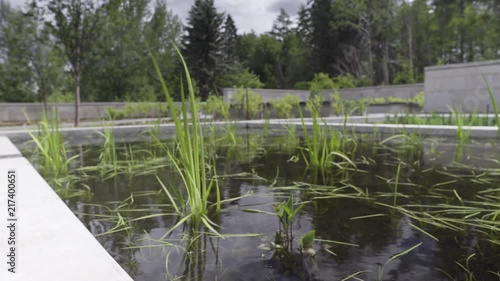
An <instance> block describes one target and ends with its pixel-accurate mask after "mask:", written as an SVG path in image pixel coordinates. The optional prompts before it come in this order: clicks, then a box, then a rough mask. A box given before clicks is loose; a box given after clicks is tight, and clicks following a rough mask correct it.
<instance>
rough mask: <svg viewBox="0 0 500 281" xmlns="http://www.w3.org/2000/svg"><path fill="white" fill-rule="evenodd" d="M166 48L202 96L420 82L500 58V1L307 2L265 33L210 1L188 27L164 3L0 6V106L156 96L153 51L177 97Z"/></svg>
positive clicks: (200, 3) (2, 1)
mask: <svg viewBox="0 0 500 281" xmlns="http://www.w3.org/2000/svg"><path fill="white" fill-rule="evenodd" d="M293 18H296V19H297V20H296V21H294V20H293ZM174 43H175V44H174ZM174 45H177V46H178V47H179V49H180V51H181V53H182V54H183V56H184V57H185V59H186V62H187V65H188V66H189V70H190V72H191V75H192V77H193V80H194V81H195V85H196V91H197V93H198V94H199V96H200V97H201V99H202V100H206V99H207V98H208V97H209V96H210V95H218V94H221V89H222V88H223V87H233V86H236V87H251V88H259V87H265V88H280V89H291V88H296V89H308V90H309V89H311V85H312V84H314V83H311V82H310V81H312V80H313V79H314V78H315V77H316V80H318V79H323V80H324V79H331V81H333V86H335V87H338V88H342V87H356V86H370V85H389V84H404V83H414V82H422V80H423V70H424V67H425V66H429V65H436V64H447V63H457V62H471V61H479V60H487V59H496V58H498V57H499V56H500V51H499V50H500V1H498V0H477V1H472V0H457V1H450V0H435V1H428V0H413V1H404V0H403V1H402V0H377V1H369V0H309V1H307V4H306V5H303V6H302V7H301V8H300V10H299V12H298V15H296V17H291V16H290V15H288V14H287V13H286V12H285V11H284V10H283V9H282V10H281V12H280V14H279V15H278V17H277V18H276V20H275V22H274V25H273V27H272V29H271V30H270V31H269V32H267V33H263V34H255V33H247V34H239V33H238V30H237V28H236V23H235V22H234V20H233V18H232V17H231V15H230V14H227V13H222V12H220V11H217V9H216V8H215V6H214V1H213V0H196V1H195V2H194V4H193V6H192V8H191V11H190V12H189V17H188V19H187V24H186V25H185V26H183V25H182V23H181V21H180V19H179V17H178V16H176V15H175V14H173V12H172V11H171V10H169V8H168V5H167V1H166V0H154V1H153V0H104V1H103V0H100V1H97V0H38V1H32V0H28V1H27V3H26V5H24V6H23V7H22V8H19V9H16V8H13V7H11V6H9V3H8V2H7V1H6V0H0V102H31V101H47V100H48V101H73V100H74V99H75V97H76V98H78V99H81V100H82V101H156V100H162V99H163V98H164V97H163V94H162V91H161V90H160V83H159V79H158V77H157V75H156V72H155V70H154V68H153V65H152V62H151V55H153V56H154V57H155V58H156V59H157V60H158V62H159V65H160V68H161V71H162V73H163V76H164V79H165V80H166V81H167V83H168V85H169V86H170V87H172V88H171V91H172V92H173V93H174V95H178V93H179V92H180V85H181V84H182V81H183V80H185V77H181V73H182V67H181V63H180V58H179V56H178V55H177V52H176V50H175V47H174ZM319 73H321V75H319ZM325 76H326V77H325ZM316 84H317V83H316ZM327 85H328V86H329V87H330V86H332V83H330V82H328V83H327Z"/></svg>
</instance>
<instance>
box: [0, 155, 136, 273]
mask: <svg viewBox="0 0 500 281" xmlns="http://www.w3.org/2000/svg"><path fill="white" fill-rule="evenodd" d="M9 169H16V170H17V176H18V180H17V182H18V187H17V192H16V197H15V200H16V205H17V208H16V213H17V217H18V221H17V229H18V230H17V243H18V245H17V246H18V250H17V266H16V271H17V272H16V273H15V274H13V273H10V272H8V271H7V260H6V253H7V246H8V245H7V228H6V226H7V219H6V217H7V206H6V204H7V171H8V170H9ZM0 182H1V184H0V187H1V188H0V212H1V213H2V215H1V216H0V218H1V219H0V220H1V224H0V254H1V258H0V264H1V266H0V280H2V281H3V280H5V281H7V280H8V281H27V280H34V281H68V280H70V281H89V280H92V281H123V280H125V281H128V280H132V278H130V276H129V275H128V274H127V273H126V272H125V271H124V270H123V269H122V268H121V267H120V266H119V265H118V263H117V262H116V261H115V260H114V259H113V258H112V257H111V256H110V255H109V254H108V253H107V252H106V250H105V249H104V248H103V247H102V246H101V245H100V244H99V242H98V241H97V240H96V239H95V238H94V237H93V236H92V234H91V233H90V232H89V231H88V230H87V229H86V228H85V226H84V225H83V224H82V223H81V222H80V221H79V220H78V218H76V217H75V215H74V214H73V213H72V212H71V210H70V209H69V208H68V207H67V206H66V205H65V204H64V202H63V201H62V200H61V199H60V198H59V196H58V195H57V194H56V193H55V192H54V191H53V190H52V188H51V187H50V186H49V185H48V184H47V183H46V182H45V180H44V179H43V178H42V177H41V176H40V175H39V174H38V172H37V171H36V170H35V168H33V166H32V165H31V164H30V163H29V162H28V160H26V159H25V158H21V157H18V158H10V159H0Z"/></svg>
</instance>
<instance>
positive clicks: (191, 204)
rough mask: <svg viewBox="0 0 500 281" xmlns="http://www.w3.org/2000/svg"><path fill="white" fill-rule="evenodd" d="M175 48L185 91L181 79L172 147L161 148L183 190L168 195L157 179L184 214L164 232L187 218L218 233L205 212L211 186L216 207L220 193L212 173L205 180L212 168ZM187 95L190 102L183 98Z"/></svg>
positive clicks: (170, 104)
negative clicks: (180, 102)
mask: <svg viewBox="0 0 500 281" xmlns="http://www.w3.org/2000/svg"><path fill="white" fill-rule="evenodd" d="M177 52H178V54H179V56H180V58H181V61H182V64H183V66H184V72H185V75H186V82H187V86H188V92H187V97H186V96H185V93H184V88H183V87H182V83H181V101H182V110H181V111H182V112H181V114H180V116H177V115H176V114H172V119H173V121H174V124H175V130H176V143H175V147H174V149H171V148H170V147H168V146H166V145H165V146H164V149H165V152H166V153H167V155H168V157H169V158H170V160H171V161H172V162H173V165H174V167H175V170H176V171H177V173H178V174H179V176H180V177H181V178H182V182H183V186H184V189H185V192H183V193H181V192H179V193H177V194H179V196H177V198H174V196H172V194H174V193H172V192H170V191H169V190H168V188H166V186H165V185H164V184H163V183H161V181H160V183H161V184H162V186H163V190H164V191H165V193H166V194H167V195H168V197H169V198H170V200H171V201H172V204H173V205H174V207H175V209H176V211H177V212H179V213H182V214H183V215H184V216H183V217H182V218H181V219H180V220H179V221H178V223H177V224H176V225H174V226H173V227H172V228H171V229H170V230H169V231H168V232H167V233H166V234H165V236H166V235H168V234H169V233H170V232H172V231H173V230H174V229H176V228H177V227H179V226H180V225H182V224H183V223H184V222H187V221H188V220H190V219H191V220H195V221H201V222H203V224H204V225H205V226H206V227H207V228H208V229H210V230H211V231H212V232H214V233H216V234H218V232H217V231H216V230H215V229H214V226H215V224H214V223H213V222H212V221H211V220H210V219H209V218H208V216H207V213H208V208H209V196H210V193H211V192H212V190H214V189H215V190H216V192H217V203H216V205H217V208H218V209H220V194H219V189H218V185H217V182H216V180H215V179H214V178H213V177H212V179H211V180H209V179H208V174H207V168H208V169H211V170H212V171H213V168H214V166H213V165H212V164H211V163H210V159H211V158H210V157H208V154H207V152H206V151H205V143H204V142H205V140H204V138H203V128H202V126H201V123H200V120H199V116H198V114H196V113H197V112H198V108H197V103H196V102H192V101H195V100H196V99H195V94H194V88H193V83H192V80H191V76H190V74H189V70H188V67H187V65H186V62H185V61H184V58H183V57H182V55H181V53H180V51H179V50H178V49H177ZM151 57H152V60H153V64H154V66H155V69H156V72H157V74H158V78H159V80H160V83H161V86H162V89H163V92H164V94H165V97H166V100H167V104H168V107H169V109H170V111H171V112H175V111H176V109H175V106H174V101H173V99H172V97H171V95H170V92H169V90H168V87H167V85H166V83H165V81H164V79H163V76H162V74H161V71H160V68H159V66H158V63H157V61H156V59H155V58H154V56H151ZM187 99H189V101H191V102H187ZM188 111H190V112H191V113H192V114H191V122H189V119H188ZM214 187H215V188H214ZM180 194H185V198H181V197H182V196H181V195H180ZM176 199H177V200H176Z"/></svg>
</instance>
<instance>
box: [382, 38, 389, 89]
mask: <svg viewBox="0 0 500 281" xmlns="http://www.w3.org/2000/svg"><path fill="white" fill-rule="evenodd" d="M383 53H384V55H383V61H382V73H383V75H384V85H389V46H387V39H386V40H384V51H383Z"/></svg>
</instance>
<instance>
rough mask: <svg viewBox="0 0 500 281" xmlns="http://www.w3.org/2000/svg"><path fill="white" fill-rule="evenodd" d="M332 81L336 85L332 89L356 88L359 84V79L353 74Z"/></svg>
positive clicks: (340, 76)
mask: <svg viewBox="0 0 500 281" xmlns="http://www.w3.org/2000/svg"><path fill="white" fill-rule="evenodd" d="M332 81H333V84H334V88H332V89H344V88H356V86H357V84H358V79H356V77H354V76H352V74H346V75H339V76H337V77H335V78H333V79H332Z"/></svg>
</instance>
